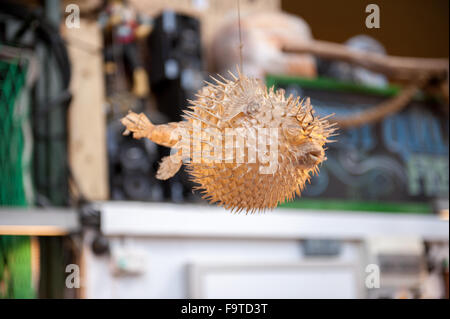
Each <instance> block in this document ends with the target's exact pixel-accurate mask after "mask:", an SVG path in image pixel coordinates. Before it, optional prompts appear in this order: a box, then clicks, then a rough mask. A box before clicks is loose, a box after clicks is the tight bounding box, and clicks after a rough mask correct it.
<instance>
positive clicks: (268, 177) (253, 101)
mask: <svg viewBox="0 0 450 319" xmlns="http://www.w3.org/2000/svg"><path fill="white" fill-rule="evenodd" d="M230 74H231V72H230ZM231 76H232V79H231V80H228V79H225V78H222V77H220V79H214V78H213V79H214V81H215V83H207V85H206V86H205V87H204V88H203V89H202V90H200V92H199V93H198V94H197V95H196V97H197V99H196V100H194V101H189V102H190V104H191V105H190V106H189V110H187V111H186V112H185V115H184V118H185V121H183V122H180V123H178V125H176V124H175V123H170V124H168V125H164V126H161V128H159V126H153V125H152V124H149V125H150V126H149V125H145V124H144V127H145V129H143V128H142V125H141V124H142V123H143V122H145V119H141V118H140V117H142V114H141V115H137V114H134V113H130V114H129V115H128V116H127V117H125V118H124V119H123V120H122V123H123V124H124V125H126V126H127V131H126V132H129V131H131V132H133V133H134V135H135V136H137V137H142V136H146V137H148V138H150V139H151V140H153V141H154V142H156V143H159V144H163V145H166V146H173V147H175V148H177V149H178V150H179V151H178V153H176V154H174V155H172V156H171V157H173V159H174V162H176V161H181V159H182V155H181V153H182V150H183V148H185V147H187V146H190V154H189V155H190V156H189V157H190V160H189V161H187V162H185V164H186V165H187V169H188V171H189V172H190V175H191V177H192V180H193V181H194V182H195V183H197V184H198V186H197V187H196V188H197V189H198V190H200V191H201V193H202V195H203V198H205V199H207V200H209V201H210V202H211V203H217V204H218V205H220V206H223V207H225V208H227V209H232V210H235V211H238V212H239V211H241V210H245V211H247V212H252V213H253V212H255V211H262V210H264V209H267V208H268V209H272V208H274V207H276V206H277V205H278V204H279V203H283V202H284V201H285V200H292V199H293V198H294V197H295V194H298V195H300V193H301V192H302V190H303V189H304V187H305V183H306V182H308V181H309V180H310V177H311V175H313V174H317V173H318V170H319V169H318V165H319V164H320V163H321V162H322V161H324V160H325V159H326V157H325V152H324V151H325V150H324V146H325V143H327V142H331V141H330V140H328V138H329V137H330V136H332V135H333V134H332V133H333V131H334V130H335V128H333V125H330V124H329V123H328V121H327V119H326V118H321V119H320V118H318V117H317V116H315V115H314V113H315V112H314V110H313V108H312V106H311V105H310V103H309V99H307V100H306V101H300V100H299V98H296V99H294V98H293V97H292V96H289V97H288V98H286V97H285V94H284V91H283V90H278V91H274V89H273V88H270V89H268V88H267V87H266V86H265V85H264V84H263V83H261V82H260V81H258V80H256V79H251V78H247V77H245V76H243V75H241V74H239V76H238V77H235V76H234V75H233V74H231ZM175 126H178V127H182V128H184V129H186V130H187V131H188V132H189V136H190V139H189V140H187V141H186V139H179V140H177V141H176V140H174V138H173V135H172V136H170V137H168V136H167V134H169V133H168V132H169V131H170V129H168V128H170V127H175ZM137 127H139V128H137ZM200 127H201V130H199V128H200ZM262 128H265V129H276V131H277V132H278V134H277V136H276V138H277V140H276V141H274V140H273V138H274V137H273V135H272V137H271V136H269V135H268V134H266V135H265V136H264V134H261V129H262ZM227 129H241V130H244V131H245V132H247V133H249V132H250V134H246V135H245V136H246V141H245V142H246V143H245V144H244V145H242V144H241V148H237V147H236V145H229V144H227V143H226V138H225V137H226V136H227V134H228V133H227V132H228V131H227ZM144 130H145V132H144ZM254 130H255V131H256V132H258V136H256V135H253V134H252V133H251V132H255V131H254ZM161 132H163V133H161ZM269 132H270V131H268V132H266V133H269ZM271 138H272V140H271ZM255 139H257V143H252V142H255ZM168 141H170V143H169V142H168ZM274 142H275V143H276V144H277V158H276V161H275V165H276V169H275V170H273V171H272V173H270V174H267V173H261V168H264V167H266V168H267V166H268V165H270V164H268V163H267V162H265V161H260V158H259V157H258V155H256V158H255V157H253V155H252V154H257V153H258V152H261V150H262V149H266V150H268V151H269V150H270V143H274ZM188 143H189V145H187V144H188ZM219 144H220V145H219ZM256 145H258V149H257V150H255V149H254V148H255V146H256ZM217 146H220V148H218V149H220V150H221V152H222V156H221V157H220V158H221V159H222V160H219V161H218V160H215V159H217V157H214V156H212V154H214V155H216V156H217V154H215V153H214V151H215V147H217ZM230 147H233V148H234V149H233V150H231V154H232V155H233V156H232V158H233V160H231V159H228V158H227V156H229V155H230V153H229V152H230ZM238 152H239V154H243V156H244V157H243V158H244V161H241V162H238V161H236V158H237V157H238ZM251 158H252V159H255V160H254V161H252V160H250V159H251ZM195 159H196V160H195ZM184 160H186V158H184ZM272 162H273V161H272ZM163 164H164V165H162V166H161V169H160V170H163V171H159V172H158V175H159V176H164V178H168V177H170V176H172V175H173V174H175V173H176V170H177V167H178V166H177V165H168V164H167V163H163ZM272 165H273V163H272ZM172 167H175V169H172Z"/></svg>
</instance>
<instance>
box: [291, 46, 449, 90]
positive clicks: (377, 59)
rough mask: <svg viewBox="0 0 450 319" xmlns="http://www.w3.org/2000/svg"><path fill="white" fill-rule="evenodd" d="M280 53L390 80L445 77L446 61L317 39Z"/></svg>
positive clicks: (447, 64) (446, 75)
mask: <svg viewBox="0 0 450 319" xmlns="http://www.w3.org/2000/svg"><path fill="white" fill-rule="evenodd" d="M283 51H284V52H287V53H298V54H300V53H309V54H313V55H315V56H319V57H321V58H325V59H331V60H339V61H344V62H348V63H352V64H356V65H359V66H362V67H364V68H366V69H369V70H372V71H375V72H380V73H383V74H386V75H387V76H389V77H390V78H391V79H396V80H402V81H408V82H409V81H411V80H412V79H418V78H419V77H421V76H427V77H432V78H438V79H446V78H447V77H448V69H449V61H448V59H427V58H409V57H396V56H386V55H382V54H378V53H373V52H363V51H356V50H351V49H350V48H348V47H347V46H345V45H342V44H338V43H332V42H326V41H317V40H315V41H312V42H307V43H285V44H284V46H283Z"/></svg>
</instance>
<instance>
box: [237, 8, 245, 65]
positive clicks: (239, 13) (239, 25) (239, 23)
mask: <svg viewBox="0 0 450 319" xmlns="http://www.w3.org/2000/svg"><path fill="white" fill-rule="evenodd" d="M237 8H238V29H239V64H240V69H241V73H242V74H243V73H244V63H243V62H242V47H243V46H244V44H243V43H242V32H241V6H240V1H239V0H237Z"/></svg>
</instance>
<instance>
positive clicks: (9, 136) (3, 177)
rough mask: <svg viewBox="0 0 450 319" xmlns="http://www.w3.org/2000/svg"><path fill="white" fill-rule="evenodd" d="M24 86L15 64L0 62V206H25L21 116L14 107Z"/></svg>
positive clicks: (22, 75) (22, 76) (18, 67)
mask: <svg viewBox="0 0 450 319" xmlns="http://www.w3.org/2000/svg"><path fill="white" fill-rule="evenodd" d="M24 83H25V74H24V72H23V71H22V70H21V67H20V66H19V64H18V63H9V62H4V61H0V119H1V122H0V205H14V206H17V205H20V206H24V205H26V196H25V188H24V182H23V170H22V164H23V161H22V156H23V151H24V136H23V132H22V122H23V114H20V112H17V109H18V108H17V107H16V102H17V100H18V96H19V94H20V91H21V89H22V87H23V86H24Z"/></svg>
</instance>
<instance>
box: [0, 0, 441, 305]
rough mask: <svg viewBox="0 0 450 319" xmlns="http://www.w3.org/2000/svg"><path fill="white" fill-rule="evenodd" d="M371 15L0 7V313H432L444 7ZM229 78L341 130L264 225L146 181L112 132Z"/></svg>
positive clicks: (308, 7)
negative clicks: (29, 304) (202, 305)
mask: <svg viewBox="0 0 450 319" xmlns="http://www.w3.org/2000/svg"><path fill="white" fill-rule="evenodd" d="M376 3H377V4H378V5H379V7H380V10H381V11H380V14H381V27H380V28H370V29H369V28H367V27H366V25H365V23H364V21H365V18H366V16H367V14H368V13H367V12H366V11H365V7H366V4H364V3H363V2H360V1H356V0H350V1H348V3H346V5H345V7H343V6H342V4H341V3H338V2H333V1H329V0H328V1H327V0H319V1H309V2H306V1H300V2H299V1H288V0H283V1H281V0H236V1H221V0H164V1H162V0H161V1H160V0H139V1H137V0H128V1H127V0H123V1H122V0H105V1H103V0H95V1H84V0H74V1H69V0H67V1H59V0H33V1H14V2H12V1H1V2H0V298H448V296H449V295H448V294H449V293H448V291H449V289H448V261H449V254H448V238H449V228H448V211H449V179H448V177H449V170H448V152H449V120H448V108H449V106H448V102H449V98H448V27H449V23H448V21H449V19H448V6H449V3H448V1H446V0H435V1H432V2H429V1H415V2H410V1H406V0H399V1H395V2H392V1H387V0H379V1H377V2H376ZM77 19H78V20H77ZM75 22H77V23H75ZM77 25H78V26H79V27H77ZM241 64H242V65H241ZM236 65H240V66H241V67H242V69H243V72H244V73H246V74H247V75H250V76H254V77H257V78H259V79H260V80H262V81H264V82H265V83H266V85H267V86H268V87H271V86H273V87H274V88H275V89H283V90H285V93H286V95H287V96H288V95H290V94H292V95H293V96H299V97H301V98H303V97H310V99H311V103H312V105H313V106H314V108H315V110H316V114H318V115H319V116H326V115H328V114H332V113H335V115H334V116H333V117H332V118H331V119H332V120H333V121H336V122H337V124H338V126H339V127H340V129H339V136H338V137H337V138H336V140H337V142H336V143H332V144H330V145H329V146H328V150H327V158H328V160H327V161H326V162H325V163H324V165H322V166H321V169H320V174H319V175H318V176H314V177H313V178H312V180H311V184H310V185H307V187H306V189H305V192H304V193H303V194H302V197H301V198H295V200H294V201H292V202H289V203H286V204H284V205H281V206H280V207H279V208H277V209H276V210H275V211H273V212H270V213H266V214H263V215H231V214H229V213H228V212H226V211H225V210H222V209H219V208H217V207H214V206H211V205H206V203H205V202H203V201H201V200H200V197H199V196H198V194H197V193H196V192H194V191H193V190H192V187H193V184H192V183H191V182H190V180H189V176H188V175H187V173H186V172H185V171H180V172H179V173H177V175H176V176H175V178H173V179H170V180H168V181H160V180H157V179H156V178H155V172H156V170H157V168H158V166H159V162H160V161H161V158H162V157H164V156H166V155H168V154H169V152H170V150H169V149H168V148H164V147H159V146H157V145H155V144H154V143H152V142H151V141H149V140H146V139H145V140H135V139H132V138H131V137H130V136H124V135H122V133H123V126H122V125H121V124H120V122H119V121H118V120H119V119H120V118H121V117H123V116H124V115H125V114H126V113H127V112H128V111H129V110H133V111H135V112H138V113H139V112H144V113H146V114H147V115H148V116H149V117H150V118H151V119H152V121H154V123H155V124H162V123H167V122H172V121H179V120H180V119H181V115H182V113H183V111H184V110H185V109H186V106H187V104H188V102H187V99H195V98H196V97H195V94H196V93H197V91H198V90H199V89H201V88H202V87H203V85H204V81H205V80H209V75H211V74H215V73H219V74H221V75H223V76H227V74H226V73H227V71H228V70H236ZM77 283H80V285H78V284H77Z"/></svg>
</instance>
